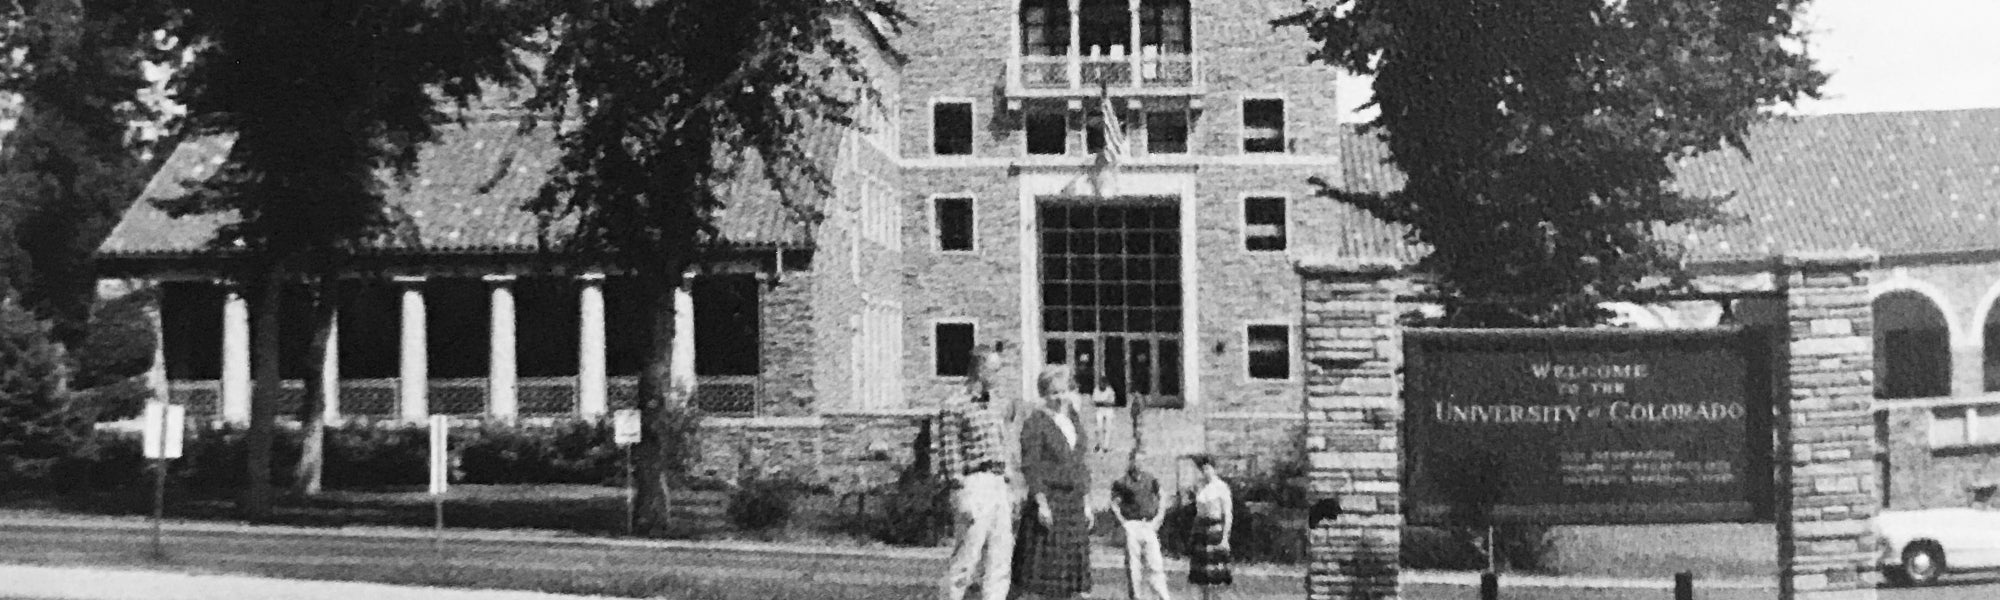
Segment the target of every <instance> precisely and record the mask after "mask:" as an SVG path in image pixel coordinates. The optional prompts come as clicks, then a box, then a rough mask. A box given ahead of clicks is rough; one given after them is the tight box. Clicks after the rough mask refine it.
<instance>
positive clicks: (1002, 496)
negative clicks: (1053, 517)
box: [932, 352, 1014, 600]
mask: <svg viewBox="0 0 2000 600" xmlns="http://www.w3.org/2000/svg"><path fill="white" fill-rule="evenodd" d="M998 358H999V357H998V356H997V353H983V352H976V353H974V354H973V355H972V365H971V367H972V368H971V374H970V376H968V377H967V378H966V380H965V391H964V393H961V394H955V395H953V396H951V397H950V398H946V399H945V401H944V406H943V408H942V410H940V411H939V414H938V431H937V436H936V439H937V444H936V449H935V452H934V457H935V458H934V460H933V461H932V465H934V467H935V469H936V471H937V472H936V473H935V474H936V476H937V477H938V479H939V480H940V481H943V482H945V483H946V485H949V486H952V487H953V488H954V489H953V490H952V512H953V513H954V517H955V519H954V520H955V523H954V524H955V525H956V527H954V533H955V534H956V536H957V537H956V541H957V547H956V548H955V549H954V550H953V551H952V553H951V562H950V563H949V566H947V567H946V568H945V575H944V581H943V582H942V584H941V586H940V587H941V591H942V598H943V599H944V600H963V599H964V598H965V596H966V593H967V592H968V591H970V589H971V587H972V585H973V584H974V583H975V582H976V583H978V584H979V591H980V597H981V598H983V599H984V600H1005V599H1006V598H1007V589H1008V585H1009V583H1010V581H1009V570H1010V567H1011V566H1012V565H1011V563H1010V561H1012V560H1013V549H1014V523H1013V519H1014V502H1013V499H1014V495H1013V492H1012V491H1011V490H1010V489H1009V488H1008V484H1007V470H1008V469H1007V427H1006V426H1005V425H1004V424H1003V423H1002V416H1001V414H1000V410H999V409H998V408H996V407H995V406H993V404H994V403H993V401H992V382H993V381H994V380H995V378H996V377H997V376H998V371H999V361H998Z"/></svg>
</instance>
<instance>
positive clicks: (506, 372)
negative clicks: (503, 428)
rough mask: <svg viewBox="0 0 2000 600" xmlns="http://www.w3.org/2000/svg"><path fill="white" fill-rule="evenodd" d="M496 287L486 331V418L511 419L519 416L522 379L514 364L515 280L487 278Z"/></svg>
mask: <svg viewBox="0 0 2000 600" xmlns="http://www.w3.org/2000/svg"><path fill="white" fill-rule="evenodd" d="M485 279H486V283H488V284H490V285H491V286H492V287H493V290H492V299H491V302H490V304H491V308H492V310H490V311H488V313H489V314H490V315H491V326H490V327H488V328H487V333H488V335H487V339H488V343H487V346H488V349H487V352H486V357H487V360H486V414H487V415H489V416H492V417H493V418H496V419H512V418H514V416H515V415H516V414H519V413H520V410H521V409H520V407H521V396H520V378H519V377H518V376H516V370H515V361H514V344H515V339H514V337H515V336H514V276H513V275H488V276H486V277H485Z"/></svg>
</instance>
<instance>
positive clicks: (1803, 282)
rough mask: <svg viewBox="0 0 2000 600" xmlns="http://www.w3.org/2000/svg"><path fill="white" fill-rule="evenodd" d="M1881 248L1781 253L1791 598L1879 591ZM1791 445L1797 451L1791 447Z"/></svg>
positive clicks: (1783, 460) (1784, 587)
mask: <svg viewBox="0 0 2000 600" xmlns="http://www.w3.org/2000/svg"><path fill="white" fill-rule="evenodd" d="M1876 260H1877V257H1876V254H1875V253H1874V252H1873V251H1847V252H1837V253H1824V254H1795V255H1788V256H1785V257H1783V258H1782V259H1781V261H1780V264H1779V269H1780V270H1779V273H1778V275H1779V277H1778V281H1779V287H1780V289H1781V290H1782V291H1784V293H1785V298H1786V308H1787V313H1788V317H1787V320H1788V321H1789V323H1788V324H1789V326H1790V333H1791V334H1790V336H1789V339H1788V340H1787V341H1788V342H1789V343H1788V344H1787V349H1788V351H1789V357H1790V358H1789V367H1790V368H1789V369H1788V370H1787V374H1786V382H1785V383H1786V385H1785V389H1786V390H1788V393H1787V394H1786V395H1785V396H1782V397H1780V400H1781V402H1778V403H1777V405H1778V413H1779V414H1778V421H1777V424H1778V428H1777V429H1778V446H1777V447H1778V449H1779V450H1778V454H1777V457H1778V458H1779V461H1778V503H1777V511H1776V512H1777V521H1778V523H1777V526H1778V527H1777V528H1778V565H1779V569H1780V573H1779V581H1778V586H1779V597H1780V598H1783V599H1787V600H1790V599H1812V600H1825V599H1835V598H1838V599H1842V600H1849V599H1857V600H1858V599H1868V600H1873V599H1874V598H1875V597H1876V593H1875V583H1876V579H1877V574H1876V570H1875V566H1874V565H1875V558H1876V556H1875V553H1876V549H1875V541H1874V538H1873V535H1872V534H1870V533H1869V528H1868V521H1869V519H1870V518H1872V517H1874V516H1875V513H1876V512H1877V511H1878V510H1880V507H1879V506H1878V505H1877V499H1878V498H1880V496H1879V494H1878V493H1877V491H1876V487H1877V486H1879V485H1881V482H1879V481H1877V480H1876V473H1875V465H1874V463H1873V462H1872V461H1873V456H1874V454H1873V453H1874V446H1873V444H1874V421H1873V416H1872V413H1871V410H1872V409H1871V405H1872V402H1873V394H1874V385H1873V376H1874V350H1875V347H1874V342H1873V337H1872V335H1873V330H1874V323H1873V315H1872V313H1871V312H1870V306H1869V296H1868V275H1867V270H1868V269H1871V268H1873V267H1874V266H1875V263H1876ZM1787 449H1789V450H1787Z"/></svg>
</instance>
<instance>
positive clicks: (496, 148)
mask: <svg viewBox="0 0 2000 600" xmlns="http://www.w3.org/2000/svg"><path fill="white" fill-rule="evenodd" d="M516 130H517V128H516V124H515V123H514V122H512V121H501V120H493V121H485V122H476V123H472V124H470V125H467V126H465V127H459V126H456V125H453V126H448V127H446V128H445V129H444V130H443V131H442V134H443V135H442V138H443V139H441V140H440V141H439V142H438V143H435V144H431V145H429V146H426V147H425V148H424V149H423V150H422V156H421V159H420V161H421V162H420V163H419V167H418V170H417V172H416V173H415V174H413V175H412V177H411V178H410V180H409V182H408V185H407V186H406V187H403V186H392V187H391V188H390V191H389V202H390V203H391V204H392V205H394V206H396V207H397V208H400V209H401V210H402V211H403V212H404V213H406V214H408V215H409V217H410V219H411V221H412V224H413V225H414V226H415V229H416V232H417V239H418V240H419V243H420V246H419V247H420V248H421V250H419V251H417V252H420V253H425V254H509V253H531V252H536V251H537V250H538V248H539V247H540V226H539V221H538V218H537V217H536V216H535V215H534V214H533V213H531V212H529V211H527V210H525V209H523V208H522V207H523V205H524V203H525V202H527V201H528V200H529V199H531V198H533V197H534V195H535V194H536V192H537V191H538V190H539V189H540V186H541V183H542V181H544V179H545V175H546V173H547V172H548V169H549V167H550V166H552V165H554V164H555V161H556V159H557V157H558V150H557V148H556V146H555V144H554V142H553V141H552V140H551V139H550V138H549V135H550V134H549V132H548V130H547V129H540V130H537V131H535V132H532V133H530V134H528V135H519V134H517V132H516ZM828 133H830V134H831V133H834V132H828ZM837 142H838V137H837V135H821V136H816V139H815V140H813V141H812V142H811V146H812V147H813V148H814V155H815V156H817V157H820V158H821V159H822V160H826V161H828V162H826V163H824V164H828V165H831V164H834V163H833V162H832V161H833V160H834V159H836V158H837V156H838V152H839V144H838V143H837ZM231 143H232V140H231V139H230V138H227V137H210V138H202V139H194V140H189V141H186V142H183V143H182V144H181V145H180V146H179V147H177V148H175V149H174V153H173V154H172V155H171V156H170V157H169V158H168V159H167V161H166V162H165V164H163V165H162V166H161V168H160V171H159V172H158V173H156V174H154V176H153V179H152V181H151V182H149V183H148V184H147V186H146V190H145V192H144V193H142V194H141V196H140V198H139V201H138V202H134V203H133V204H132V206H131V207H130V208H129V209H127V210H126V212H125V216H124V218H123V219H122V220H120V221H119V223H118V225H117V227H116V228H114V229H113V230H112V232H111V235H110V236H109V237H107V238H106V239H105V241H104V243H103V244H102V245H100V246H99V247H98V251H99V253H101V254H103V255H105V256H107V257H113V258H117V257H127V258H137V257H174V256H192V255H195V254H198V253H201V252H202V251H203V250H205V249H206V247H207V244H208V242H209V240H210V239H211V238H212V236H213V233H214V231H215V229H216V227H218V226H219V225H221V224H222V223H224V222H225V221H224V219H225V218H229V217H224V216H222V215H197V216H189V217H184V218H180V219H175V218H171V217H168V216H167V214H166V213H165V212H163V211H161V210H160V209H159V208H157V207H155V206H154V204H153V200H156V199H160V198H168V197H173V196H177V195H179V194H181V193H182V192H181V190H182V187H181V182H182V181H184V180H188V179H198V178H201V177H204V176H207V175H208V174H210V173H212V172H213V171H214V169H215V168H216V167H217V166H218V165H220V164H221V163H222V160H223V156H224V154H225V153H226V152H228V149H229V145H230V144H231ZM751 173H754V172H751ZM746 179H755V183H759V184H761V183H762V179H761V178H760V177H758V176H757V175H754V174H751V175H749V177H747V178H746ZM750 183H751V182H749V181H741V182H736V183H732V184H730V185H728V187H727V189H726V191H725V193H724V195H725V196H727V197H728V198H729V199H728V200H726V202H727V203H728V206H727V208H726V210H723V211H722V213H721V214H720V215H719V217H718V223H717V224H718V225H719V226H720V227H721V229H722V232H723V236H724V239H725V240H726V242H727V243H729V244H732V245H736V246H739V247H765V248H769V247H786V248H795V247H805V246H809V245H810V244H811V235H810V232H809V231H808V228H807V227H806V226H805V225H803V224H801V223H799V222H798V221H797V220H796V219H794V218H793V217H792V211H791V210H789V209H787V208H785V207H784V206H783V205H781V204H780V203H779V202H778V199H777V195H776V194H775V193H774V192H771V191H770V190H769V189H768V186H764V185H751V184H750ZM551 233H552V234H555V235H557V236H560V235H561V234H564V233H566V231H565V230H563V229H562V228H561V226H560V225H558V226H557V227H556V228H553V229H552V230H551ZM553 239H560V237H556V238H553ZM384 250H385V251H394V250H396V249H392V248H384ZM405 251H407V250H405Z"/></svg>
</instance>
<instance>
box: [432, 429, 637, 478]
mask: <svg viewBox="0 0 2000 600" xmlns="http://www.w3.org/2000/svg"><path fill="white" fill-rule="evenodd" d="M454 437H455V438H456V439H454V440H453V443H454V445H455V446H457V447H458V448H459V456H460V458H461V460H462V463H461V468H463V469H464V471H465V476H464V480H465V481H466V482H467V483H497V484H512V483H582V484H606V483H613V482H616V481H620V480H622V479H623V477H624V461H623V453H622V452H620V451H619V450H618V448H617V446H615V445H613V444H612V443H611V430H610V427H609V426H608V425H607V424H605V423H600V422H591V421H565V422H561V423H557V424H555V425H552V426H549V427H522V426H518V425H510V424H501V423H487V424H482V425H481V426H479V427H476V428H472V429H468V430H464V431H463V432H462V433H460V434H458V435H456V436H454Z"/></svg>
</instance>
